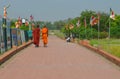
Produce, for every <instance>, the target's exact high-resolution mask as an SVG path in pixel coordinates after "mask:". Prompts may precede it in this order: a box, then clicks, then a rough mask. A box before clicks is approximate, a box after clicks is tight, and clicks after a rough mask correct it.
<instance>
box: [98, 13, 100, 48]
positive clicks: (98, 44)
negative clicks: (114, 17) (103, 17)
mask: <svg viewBox="0 0 120 79" xmlns="http://www.w3.org/2000/svg"><path fill="white" fill-rule="evenodd" d="M99 39H100V14H99V13H98V49H99Z"/></svg>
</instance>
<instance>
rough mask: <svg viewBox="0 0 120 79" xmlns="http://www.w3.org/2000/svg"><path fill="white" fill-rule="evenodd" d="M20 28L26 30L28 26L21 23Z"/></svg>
mask: <svg viewBox="0 0 120 79" xmlns="http://www.w3.org/2000/svg"><path fill="white" fill-rule="evenodd" d="M20 29H21V30H26V31H27V30H29V27H28V26H25V25H22V26H20Z"/></svg>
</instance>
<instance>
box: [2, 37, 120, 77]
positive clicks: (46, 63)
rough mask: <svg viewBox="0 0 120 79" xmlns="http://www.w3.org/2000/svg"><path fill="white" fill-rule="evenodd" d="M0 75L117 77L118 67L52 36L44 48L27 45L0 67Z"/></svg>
mask: <svg viewBox="0 0 120 79" xmlns="http://www.w3.org/2000/svg"><path fill="white" fill-rule="evenodd" d="M0 79H120V68H119V67H117V66H116V65H114V64H113V63H111V62H109V61H108V60H106V59H105V58H103V57H102V56H100V55H98V54H96V53H94V52H93V51H91V50H88V49H86V48H84V47H82V46H80V45H77V44H74V43H67V42H65V41H64V40H61V39H59V38H57V37H56V36H49V44H48V47H47V48H44V47H43V45H42V41H41V46H40V47H39V48H35V47H34V45H30V46H29V47H27V48H26V49H24V50H22V51H20V52H19V53H18V54H16V55H15V56H14V57H12V58H11V59H10V60H9V61H7V62H6V63H4V64H3V65H2V66H1V67H0Z"/></svg>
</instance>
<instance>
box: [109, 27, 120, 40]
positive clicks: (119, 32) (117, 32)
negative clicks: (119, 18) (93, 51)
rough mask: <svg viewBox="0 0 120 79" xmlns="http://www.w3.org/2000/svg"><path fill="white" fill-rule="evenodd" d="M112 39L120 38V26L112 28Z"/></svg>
mask: <svg viewBox="0 0 120 79" xmlns="http://www.w3.org/2000/svg"><path fill="white" fill-rule="evenodd" d="M111 37H113V38H120V26H116V27H111Z"/></svg>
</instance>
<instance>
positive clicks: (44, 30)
mask: <svg viewBox="0 0 120 79" xmlns="http://www.w3.org/2000/svg"><path fill="white" fill-rule="evenodd" d="M42 40H43V44H44V47H47V43H48V28H47V27H46V26H44V27H43V28H42Z"/></svg>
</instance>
